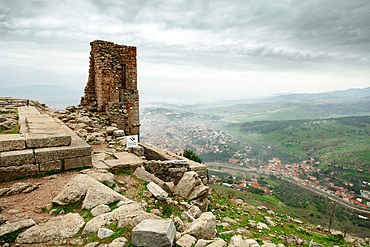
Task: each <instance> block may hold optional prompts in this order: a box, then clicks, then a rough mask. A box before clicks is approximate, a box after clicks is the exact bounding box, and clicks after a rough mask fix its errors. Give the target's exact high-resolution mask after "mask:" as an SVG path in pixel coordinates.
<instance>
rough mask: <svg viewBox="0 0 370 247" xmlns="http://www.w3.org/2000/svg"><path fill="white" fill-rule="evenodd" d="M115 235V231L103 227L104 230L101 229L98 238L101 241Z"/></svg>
mask: <svg viewBox="0 0 370 247" xmlns="http://www.w3.org/2000/svg"><path fill="white" fill-rule="evenodd" d="M113 234H114V231H112V230H110V229H107V228H103V227H102V228H99V230H98V238H100V239H103V238H107V237H110V236H111V235H113Z"/></svg>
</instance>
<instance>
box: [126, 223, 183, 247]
mask: <svg viewBox="0 0 370 247" xmlns="http://www.w3.org/2000/svg"><path fill="white" fill-rule="evenodd" d="M175 233H176V228H175V225H174V224H173V221H172V220H171V219H157V220H153V219H151V220H144V221H142V222H141V223H140V224H138V225H137V226H136V227H135V228H134V229H133V230H132V243H133V244H134V245H135V246H144V247H160V246H163V247H171V246H172V245H173V242H174V240H175Z"/></svg>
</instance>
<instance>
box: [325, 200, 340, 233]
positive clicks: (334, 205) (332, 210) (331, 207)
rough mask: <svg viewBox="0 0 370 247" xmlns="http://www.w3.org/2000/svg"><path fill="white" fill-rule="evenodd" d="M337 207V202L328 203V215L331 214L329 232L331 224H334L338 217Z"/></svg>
mask: <svg viewBox="0 0 370 247" xmlns="http://www.w3.org/2000/svg"><path fill="white" fill-rule="evenodd" d="M327 200H329V199H328V198H327ZM337 207H338V203H337V202H334V201H331V202H328V203H327V212H328V216H329V232H330V229H331V226H332V224H333V222H334V220H335V219H336V217H335V211H336V210H337Z"/></svg>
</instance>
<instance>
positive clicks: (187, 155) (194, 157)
mask: <svg viewBox="0 0 370 247" xmlns="http://www.w3.org/2000/svg"><path fill="white" fill-rule="evenodd" d="M183 156H184V157H185V158H188V159H189V160H193V161H195V162H198V163H203V161H202V159H201V158H200V157H199V156H198V155H196V154H195V153H194V152H193V151H191V150H188V149H185V150H184V153H183Z"/></svg>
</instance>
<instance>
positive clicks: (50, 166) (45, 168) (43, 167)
mask: <svg viewBox="0 0 370 247" xmlns="http://www.w3.org/2000/svg"><path fill="white" fill-rule="evenodd" d="M60 170H62V160H53V161H47V162H43V163H40V172H49V171H60Z"/></svg>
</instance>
